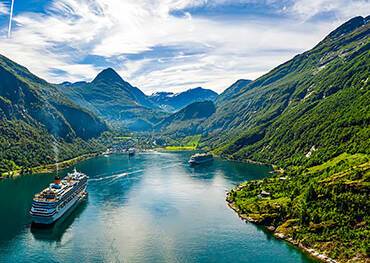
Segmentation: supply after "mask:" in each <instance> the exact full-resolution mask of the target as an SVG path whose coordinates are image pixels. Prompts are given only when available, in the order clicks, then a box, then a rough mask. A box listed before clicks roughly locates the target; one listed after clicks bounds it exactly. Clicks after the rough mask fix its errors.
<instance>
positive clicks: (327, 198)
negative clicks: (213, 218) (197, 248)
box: [227, 153, 370, 262]
mask: <svg viewBox="0 0 370 263" xmlns="http://www.w3.org/2000/svg"><path fill="white" fill-rule="evenodd" d="M369 189H370V156H368V155H364V154H356V155H350V154H347V153H345V154H342V155H340V156H338V157H337V158H334V159H331V160H329V161H328V162H325V163H324V164H321V165H318V166H314V167H310V168H305V169H303V170H302V167H300V168H298V167H296V168H294V169H290V170H289V171H286V172H285V173H283V174H277V175H275V176H273V177H272V178H268V179H264V180H260V181H250V182H246V183H243V184H242V185H240V186H239V187H238V189H235V190H231V191H230V192H229V194H228V197H227V200H228V201H229V202H230V203H232V206H233V207H234V208H235V210H237V211H238V213H239V214H240V215H242V216H243V217H245V218H249V219H250V220H252V221H255V222H257V223H260V224H263V225H266V226H273V227H274V229H275V232H276V233H278V234H280V235H283V236H284V237H285V238H290V239H292V240H293V241H295V242H298V243H300V244H302V245H304V246H307V247H310V248H314V249H315V250H317V251H319V252H320V253H324V254H326V255H328V256H329V257H331V258H334V259H336V260H339V262H347V261H348V260H350V259H353V258H357V259H356V261H354V262H364V261H365V259H368V258H369V256H370V254H369V244H370V214H369V211H370V191H369ZM261 193H263V194H264V195H263V194H261Z"/></svg>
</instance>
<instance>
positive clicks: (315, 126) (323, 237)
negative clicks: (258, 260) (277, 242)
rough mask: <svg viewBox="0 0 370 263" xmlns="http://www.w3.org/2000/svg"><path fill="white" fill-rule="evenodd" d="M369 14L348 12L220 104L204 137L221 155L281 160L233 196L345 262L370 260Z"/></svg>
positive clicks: (262, 219) (250, 214) (245, 208)
mask: <svg viewBox="0 0 370 263" xmlns="http://www.w3.org/2000/svg"><path fill="white" fill-rule="evenodd" d="M367 20H368V19H363V18H356V19H354V20H351V21H350V22H349V23H347V24H345V25H344V26H343V27H340V28H339V29H338V30H336V31H334V32H333V33H332V34H330V35H329V36H328V37H327V38H326V39H325V40H323V41H322V42H321V43H320V44H319V45H317V46H316V47H315V48H314V49H313V50H311V51H308V52H305V53H303V54H301V55H298V56H296V57H295V58H294V59H292V60H291V61H288V62H287V63H284V64H283V65H281V66H279V67H277V68H276V69H274V70H273V71H271V72H270V73H268V74H266V75H265V76H263V77H261V78H260V79H258V80H256V81H255V82H252V83H250V84H249V85H247V86H246V87H245V88H244V89H242V90H241V92H240V94H238V96H236V97H234V98H231V100H230V101H229V102H225V103H222V104H221V105H218V108H217V112H216V114H215V115H214V116H213V117H211V118H210V120H209V121H208V123H207V125H208V127H211V132H212V133H213V134H212V136H210V137H208V140H205V141H203V144H204V145H207V144H208V145H211V146H212V147H214V148H216V150H215V151H216V153H218V154H220V155H223V156H227V157H230V158H233V159H237V160H245V159H253V160H257V161H262V162H268V163H274V164H277V166H278V167H282V168H284V170H285V172H284V174H282V175H280V174H279V175H276V176H274V177H272V178H269V179H265V180H261V181H253V182H247V183H244V184H242V185H241V186H240V187H238V188H236V189H234V190H232V191H231V192H230V194H229V195H228V198H227V199H228V201H229V202H231V204H232V206H233V207H234V208H235V210H237V211H238V212H239V214H240V215H242V216H243V217H245V218H248V219H250V220H251V221H255V222H258V223H260V224H263V225H266V226H273V229H276V230H275V231H276V232H277V233H280V234H282V235H284V236H285V237H286V238H291V239H292V240H293V241H294V242H297V243H301V244H302V245H304V246H308V247H313V248H315V249H317V250H318V251H321V252H323V253H324V254H327V255H328V256H330V257H332V258H335V259H337V260H339V261H340V262H347V261H349V260H353V262H368V261H370V247H369V244H370V238H369V236H370V235H369V233H370V227H369V226H370V217H369V211H370V203H369V202H370V201H369V200H370V179H369V178H370V171H369V169H370V162H369V161H370V158H369V156H370V136H369V135H370V99H369V98H370V86H369V81H368V78H369V74H370V71H369V70H370V51H369V50H370V38H369V34H370V25H369V23H367V24H361V23H362V22H363V21H367ZM233 112H234V113H235V112H237V113H238V114H233ZM227 136H230V138H231V139H230V140H225V138H227ZM222 140H224V141H226V143H223V142H222ZM262 191H267V192H269V193H271V195H270V196H269V197H261V196H260V197H259V195H260V194H261V192H262Z"/></svg>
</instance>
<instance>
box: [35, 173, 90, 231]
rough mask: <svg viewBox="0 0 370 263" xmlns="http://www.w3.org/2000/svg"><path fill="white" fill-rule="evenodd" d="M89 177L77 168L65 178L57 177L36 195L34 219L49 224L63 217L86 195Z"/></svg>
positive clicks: (39, 222) (37, 222)
mask: <svg viewBox="0 0 370 263" xmlns="http://www.w3.org/2000/svg"><path fill="white" fill-rule="evenodd" d="M87 179H88V176H87V175H86V174H84V173H80V172H77V171H76V169H74V171H73V172H72V173H68V174H67V176H66V177H65V178H64V179H63V180H60V178H59V177H56V178H55V180H54V182H53V183H51V184H50V185H49V187H48V188H45V189H44V190H43V191H41V192H40V193H38V194H36V195H35V196H34V198H33V202H32V208H31V211H30V214H31V216H32V221H33V222H34V223H36V224H45V225H49V224H52V223H54V222H55V221H57V220H58V219H59V218H61V217H62V216H63V215H64V214H65V213H66V212H67V211H68V210H70V209H71V208H73V207H74V206H75V205H76V204H77V203H78V202H79V201H81V200H83V199H84V198H85V197H86V195H87V192H86V187H87Z"/></svg>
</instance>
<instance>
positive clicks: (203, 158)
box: [189, 153, 213, 165]
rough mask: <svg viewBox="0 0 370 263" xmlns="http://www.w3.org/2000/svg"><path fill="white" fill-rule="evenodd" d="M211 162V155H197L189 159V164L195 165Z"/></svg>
mask: <svg viewBox="0 0 370 263" xmlns="http://www.w3.org/2000/svg"><path fill="white" fill-rule="evenodd" d="M212 161H213V155H212V154H211V153H197V154H194V155H192V156H191V157H190V160H189V164H190V165H197V164H203V163H209V162H212Z"/></svg>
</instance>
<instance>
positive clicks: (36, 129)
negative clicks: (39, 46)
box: [0, 56, 107, 169]
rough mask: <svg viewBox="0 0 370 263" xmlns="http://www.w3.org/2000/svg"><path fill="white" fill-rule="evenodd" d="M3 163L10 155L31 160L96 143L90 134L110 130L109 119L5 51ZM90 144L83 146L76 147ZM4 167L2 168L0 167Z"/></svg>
mask: <svg viewBox="0 0 370 263" xmlns="http://www.w3.org/2000/svg"><path fill="white" fill-rule="evenodd" d="M0 79H1V81H0V129H1V133H0V160H1V163H0V167H2V166H4V165H5V164H4V163H7V162H8V161H15V164H16V165H20V166H24V165H26V166H28V165H39V164H45V163H49V162H50V161H52V160H53V159H54V158H55V154H54V150H53V147H52V145H59V148H60V149H61V151H62V152H63V153H61V158H68V157H74V156H76V155H78V154H79V153H81V152H85V151H86V150H88V149H90V147H89V146H88V143H87V142H86V140H90V139H92V138H94V137H97V136H99V135H100V134H101V133H102V132H104V131H106V130H107V127H106V125H105V123H104V122H102V121H101V120H99V119H98V118H97V117H96V116H95V115H93V114H92V113H90V112H88V111H86V110H84V109H82V108H80V107H79V106H77V105H76V104H74V103H73V102H71V101H70V100H68V99H67V98H66V97H65V96H63V95H62V94H61V93H60V92H59V91H58V89H57V88H56V87H55V86H53V85H51V84H49V83H47V82H46V81H44V80H42V79H40V78H38V77H36V76H35V75H33V74H32V73H30V72H29V71H28V70H27V69H26V68H24V67H22V66H20V65H18V64H16V63H14V62H13V61H11V60H9V59H7V58H6V57H3V56H0ZM74 145H84V149H83V151H81V150H77V151H76V149H73V150H72V148H73V147H74ZM0 169H1V168H0Z"/></svg>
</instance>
